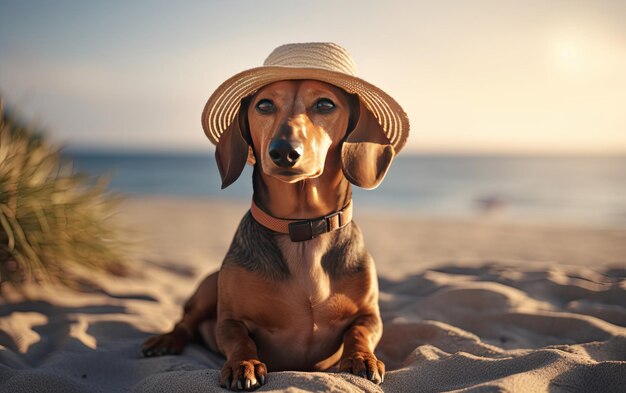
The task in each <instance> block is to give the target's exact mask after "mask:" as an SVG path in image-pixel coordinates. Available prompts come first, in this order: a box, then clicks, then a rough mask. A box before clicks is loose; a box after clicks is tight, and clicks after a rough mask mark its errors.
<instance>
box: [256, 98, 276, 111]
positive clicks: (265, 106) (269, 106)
mask: <svg viewBox="0 0 626 393" xmlns="http://www.w3.org/2000/svg"><path fill="white" fill-rule="evenodd" d="M275 109H276V107H275V106H274V103H273V102H272V101H271V100H268V99H263V100H261V101H259V102H257V104H256V110H257V112H259V113H262V114H269V113H274V110H275Z"/></svg>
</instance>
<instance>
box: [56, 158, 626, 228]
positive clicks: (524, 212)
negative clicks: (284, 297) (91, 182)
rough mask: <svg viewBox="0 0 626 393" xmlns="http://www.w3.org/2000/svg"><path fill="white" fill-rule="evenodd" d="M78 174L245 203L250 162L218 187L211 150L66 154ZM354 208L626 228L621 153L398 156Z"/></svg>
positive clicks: (128, 188)
mask: <svg viewBox="0 0 626 393" xmlns="http://www.w3.org/2000/svg"><path fill="white" fill-rule="evenodd" d="M64 155H65V156H66V158H68V159H71V160H72V161H73V163H74V168H75V170H76V171H78V172H86V173H89V174H91V175H95V176H101V175H106V176H109V177H110V184H109V188H110V189H111V190H112V191H115V192H117V193H121V194H127V195H153V196H178V197H200V198H202V197H217V198H220V199H236V200H242V201H248V200H250V198H251V195H252V182H251V172H252V171H251V168H249V167H247V168H246V170H245V171H244V173H243V174H242V176H241V177H240V178H239V180H238V181H237V182H235V183H234V184H233V185H231V186H230V187H228V188H227V189H225V190H221V189H220V179H219V173H218V171H217V166H216V164H215V159H214V157H213V154H212V153H211V152H207V153H206V154H178V153H177V154H157V153H119V152H97V153H95V152H81V151H72V152H65V153H64ZM354 200H355V205H356V206H364V207H366V208H374V209H377V210H379V211H386V212H388V213H389V214H396V215H401V216H434V217H441V216H443V217H449V218H471V217H476V216H496V217H501V218H504V219H513V220H522V221H536V222H550V223H563V224H579V225H584V226H593V227H612V228H615V227H617V228H626V157H534V156H528V157H524V156H455V155H409V154H406V155H402V156H399V157H398V158H397V159H396V160H395V161H394V163H393V164H392V166H391V169H390V171H389V173H388V174H387V177H386V178H385V180H384V181H383V183H382V184H381V185H380V186H379V187H378V188H377V189H376V190H370V191H367V190H362V189H358V188H356V187H355V188H354Z"/></svg>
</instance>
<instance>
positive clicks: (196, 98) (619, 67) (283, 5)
mask: <svg viewBox="0 0 626 393" xmlns="http://www.w3.org/2000/svg"><path fill="white" fill-rule="evenodd" d="M625 21H626V1H620V0H616V1H608V0H605V1H601V0H590V1H574V0H566V1H548V0H542V1H524V2H519V1H508V0H493V1H480V0H477V1H438V2H433V1H399V0H398V1H376V2H373V1H372V2H365V1H352V0H346V1H337V0H335V1H327V0H316V1H313V2H293V1H275V0H265V1H237V0H224V1H176V2H172V1H170V2H165V1H132V2H127V1H117V0H115V1H78V0H76V1H61V0H58V1H54V2H53V1H29V0H23V1H19V0H0V95H2V97H4V98H3V99H4V100H5V101H6V102H7V103H8V105H10V106H11V107H14V108H16V109H17V110H18V111H19V112H20V113H21V114H22V116H23V117H24V118H26V119H30V120H32V121H34V122H35V123H36V124H39V125H40V126H42V127H44V128H45V129H46V130H48V133H49V134H50V136H51V138H52V139H53V140H54V141H56V142H58V143H62V144H64V145H66V146H69V147H75V148H89V149H110V148H113V149H124V150H159V151H179V150H183V151H204V150H206V149H211V148H212V146H211V144H210V142H209V141H208V140H207V139H206V137H205V136H204V133H203V131H202V127H201V125H200V114H201V112H202V108H203V106H204V104H205V102H206V100H207V99H208V97H209V95H210V94H211V93H212V92H213V90H214V89H215V88H216V87H217V86H218V85H219V84H220V83H222V82H223V81H224V80H226V79H227V78H228V77H230V76H232V75H234V74H235V73H237V72H239V71H243V70H245V69H248V68H252V67H256V66H260V65H261V64H262V63H263V60H264V59H265V57H266V56H267V55H268V54H269V53H270V52H271V51H272V49H273V48H275V47H276V46H279V45H281V44H284V43H290V42H311V41H331V42H336V43H338V44H340V45H342V46H344V47H345V48H347V49H348V51H349V52H350V53H351V54H352V56H353V58H354V60H355V62H356V64H357V67H358V71H359V76H360V77H361V78H363V79H365V80H367V81H369V82H370V83H372V84H374V85H376V86H378V87H380V88H382V89H383V90H385V91H386V92H387V93H389V94H390V95H391V96H393V97H394V98H395V99H396V100H397V101H398V102H399V103H400V104H401V105H402V106H403V107H404V109H405V111H406V112H407V113H408V115H409V119H410V121H411V134H410V137H409V141H408V143H407V147H406V150H407V151H411V152H415V153H461V154H466V153H470V154H474V153H488V154H491V153H495V154H509V153H529V154H600V155H602V154H626V72H625V71H624V70H626V22H625Z"/></svg>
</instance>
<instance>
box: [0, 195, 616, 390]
mask: <svg viewBox="0 0 626 393" xmlns="http://www.w3.org/2000/svg"><path fill="white" fill-rule="evenodd" d="M244 210H245V206H243V205H240V204H233V203H225V202H220V203H216V202H214V201H213V202H211V201H204V202H203V201H184V202H181V201H176V200H134V201H133V200H131V201H129V202H128V203H127V204H126V205H125V213H124V214H125V217H126V220H127V221H128V222H129V224H131V225H133V226H134V227H135V228H136V231H137V232H136V233H137V237H138V238H141V241H142V244H143V247H142V248H140V249H139V250H138V252H137V255H136V257H135V258H134V260H135V261H136V262H135V265H134V267H135V268H136V270H137V271H138V272H140V274H139V275H137V276H135V277H129V278H124V279H111V278H108V277H100V276H94V277H93V280H97V281H98V283H99V284H100V285H101V288H99V289H96V288H94V289H92V290H86V291H85V292H81V293H77V292H73V291H70V290H67V289H58V288H34V287H29V288H27V290H26V291H25V293H23V294H20V293H17V292H16V291H14V290H12V289H11V288H10V287H6V286H5V287H3V288H2V290H3V292H2V301H1V303H0V345H1V347H0V391H2V392H57V391H58V392H86V391H88V392H100V391H101V392H114V391H132V392H172V391H184V392H212V391H222V390H221V389H220V388H219V387H218V375H219V369H220V367H221V365H222V363H223V359H222V358H221V357H219V356H217V355H215V354H212V353H210V352H209V351H208V350H206V349H205V348H203V347H202V346H200V345H191V346H189V347H188V348H187V349H186V350H185V352H184V353H183V355H181V356H165V357H159V358H141V357H140V356H139V346H140V344H141V343H142V342H143V340H144V339H145V338H147V337H148V336H149V335H151V334H154V333H157V332H161V331H165V330H167V329H169V328H171V326H172V324H173V323H174V322H175V320H176V319H177V318H178V317H179V315H180V311H181V310H180V305H181V303H182V302H183V301H184V300H185V298H186V297H187V296H188V295H189V294H190V292H191V291H192V290H193V287H194V285H195V284H196V283H197V282H198V280H199V279H200V278H201V276H202V275H203V274H205V273H207V272H209V271H211V270H213V269H215V268H217V267H218V266H219V263H220V259H221V256H222V255H223V253H224V252H225V250H226V247H227V245H228V242H229V241H230V238H231V237H232V233H233V231H234V228H235V226H236V225H237V222H238V217H239V216H240V214H241V213H242V212H243V211H244ZM359 214H360V215H357V216H356V220H357V222H359V224H360V225H361V227H362V229H363V231H364V233H365V236H366V241H367V243H368V245H369V247H368V248H369V249H370V251H371V252H372V254H373V255H374V257H375V259H376V260H377V265H378V270H379V276H380V288H381V299H380V304H381V311H382V315H383V319H384V335H383V338H382V341H381V343H380V345H379V346H378V349H377V355H378V356H379V357H380V359H381V360H383V361H384V362H385V363H386V364H387V367H388V370H389V371H388V373H387V375H386V378H385V382H384V383H383V384H382V385H381V386H376V385H374V384H372V383H370V382H368V381H365V380H364V379H362V378H358V377H355V376H352V375H346V374H340V373H336V372H328V373H302V372H280V373H271V374H270V376H269V378H268V383H267V385H265V386H264V387H263V388H262V389H260V391H272V392H278V391H287V390H288V391H293V392H298V391H345V392H363V391H364V392H379V391H385V392H436V391H490V392H491V391H516V392H517V391H520V392H521V391H533V392H535V391H549V392H561V391H563V392H571V391H590V392H601V391H626V241H625V240H626V231H619V230H591V229H576V228H565V227H554V226H552V227H550V226H536V225H534V226H528V225H526V226H521V225H514V224H511V223H499V222H485V221H476V220H463V221H453V220H436V219H421V220H419V219H416V220H405V221H401V225H400V224H398V222H399V221H397V220H394V219H390V218H388V217H387V218H384V217H382V216H380V215H376V214H369V215H368V214H366V213H364V212H360V213H359ZM216 223H219V225H216ZM425 237H426V239H424V238H425ZM435 238H436V239H437V240H436V241H434V240H433V239H435ZM546 239H551V240H552V241H548V240H546ZM429 240H430V241H429ZM571 255H576V256H575V257H571ZM270 371H271V370H270Z"/></svg>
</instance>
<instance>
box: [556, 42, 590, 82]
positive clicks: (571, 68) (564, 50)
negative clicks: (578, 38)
mask: <svg viewBox="0 0 626 393" xmlns="http://www.w3.org/2000/svg"><path fill="white" fill-rule="evenodd" d="M552 63H553V65H554V66H555V68H556V69H557V71H558V72H559V74H561V75H563V76H566V77H578V76H580V75H581V73H582V71H583V69H584V56H583V53H582V50H581V46H580V45H578V44H577V43H576V42H573V41H561V42H557V43H556V44H555V45H554V47H553V49H552Z"/></svg>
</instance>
